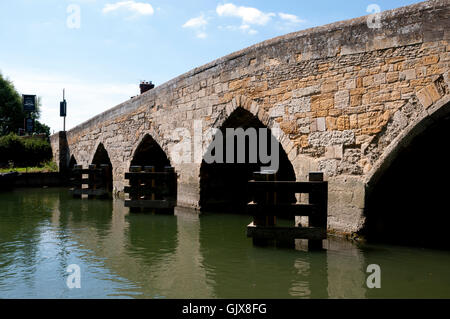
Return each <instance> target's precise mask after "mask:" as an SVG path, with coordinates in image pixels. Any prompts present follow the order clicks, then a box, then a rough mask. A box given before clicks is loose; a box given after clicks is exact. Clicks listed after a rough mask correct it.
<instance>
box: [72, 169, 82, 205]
mask: <svg viewBox="0 0 450 319" xmlns="http://www.w3.org/2000/svg"><path fill="white" fill-rule="evenodd" d="M82 169H83V166H82V165H75V166H74V167H73V170H72V183H73V184H72V185H73V190H74V192H73V193H72V196H73V198H81V189H82V188H83V182H82V179H83V173H82ZM77 190H80V193H79V194H78V193H77V194H76V191H77Z"/></svg>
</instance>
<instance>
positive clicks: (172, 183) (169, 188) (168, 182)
mask: <svg viewBox="0 0 450 319" xmlns="http://www.w3.org/2000/svg"><path fill="white" fill-rule="evenodd" d="M164 172H166V173H168V175H167V177H166V179H165V181H164V183H163V187H164V194H165V195H164V197H165V198H164V199H165V200H167V201H170V202H174V204H175V203H176V200H177V176H176V174H175V168H174V167H172V166H165V167H164Z"/></svg>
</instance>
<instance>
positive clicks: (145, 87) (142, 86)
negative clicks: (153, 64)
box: [139, 81, 155, 94]
mask: <svg viewBox="0 0 450 319" xmlns="http://www.w3.org/2000/svg"><path fill="white" fill-rule="evenodd" d="M154 87H155V85H154V84H153V83H152V82H151V81H150V82H146V81H141V84H140V85H139V88H140V89H141V94H143V93H145V92H147V91H149V90H151V89H153V88H154Z"/></svg>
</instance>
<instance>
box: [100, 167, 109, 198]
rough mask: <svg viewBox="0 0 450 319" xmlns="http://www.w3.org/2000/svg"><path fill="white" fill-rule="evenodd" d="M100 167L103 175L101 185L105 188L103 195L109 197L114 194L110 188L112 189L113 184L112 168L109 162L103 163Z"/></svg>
mask: <svg viewBox="0 0 450 319" xmlns="http://www.w3.org/2000/svg"><path fill="white" fill-rule="evenodd" d="M100 168H101V170H102V176H101V181H102V183H101V187H102V188H103V189H104V190H105V194H104V195H102V196H101V197H102V198H109V197H111V196H112V194H111V193H110V190H111V189H112V185H111V170H110V166H109V164H101V165H100Z"/></svg>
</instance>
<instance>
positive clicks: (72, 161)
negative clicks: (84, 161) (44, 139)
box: [69, 155, 77, 170]
mask: <svg viewBox="0 0 450 319" xmlns="http://www.w3.org/2000/svg"><path fill="white" fill-rule="evenodd" d="M75 165H77V160H76V159H75V157H74V156H73V155H72V156H71V157H70V161H69V169H70V170H72V169H73V168H74V167H75Z"/></svg>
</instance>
